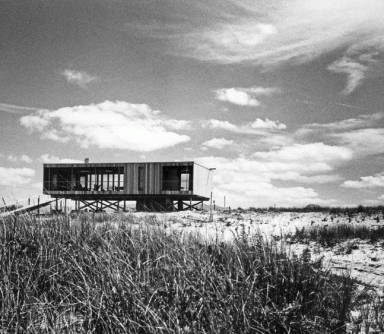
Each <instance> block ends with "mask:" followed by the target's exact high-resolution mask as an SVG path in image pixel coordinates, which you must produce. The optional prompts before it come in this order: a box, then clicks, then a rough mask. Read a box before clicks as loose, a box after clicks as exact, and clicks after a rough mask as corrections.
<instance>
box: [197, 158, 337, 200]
mask: <svg viewBox="0 0 384 334" xmlns="http://www.w3.org/2000/svg"><path fill="white" fill-rule="evenodd" d="M197 161H198V162H199V163H201V164H203V165H204V166H208V167H215V168H217V170H216V171H215V172H214V173H215V174H214V183H215V190H214V193H215V197H216V198H220V197H221V198H222V197H223V196H226V197H227V199H228V202H229V203H232V204H231V205H236V206H237V205H243V206H244V205H247V206H260V207H262V206H270V205H273V204H277V205H281V206H295V205H296V206H297V205H306V204H309V203H318V204H328V205H329V204H330V203H332V202H333V200H327V201H325V200H322V199H321V198H320V196H319V194H318V193H317V192H316V191H315V190H314V189H312V188H306V187H303V186H288V187H287V186H286V187H284V186H276V185H274V184H273V182H272V181H273V180H274V179H280V180H281V179H284V176H283V175H285V176H287V177H288V179H289V180H292V179H294V180H293V181H295V182H300V181H302V180H303V179H306V181H307V180H309V179H310V178H311V177H315V179H316V178H317V181H318V183H325V182H331V180H326V178H327V176H326V175H322V176H321V177H322V178H323V180H320V177H319V175H318V173H321V172H323V171H327V170H328V169H329V166H327V165H326V164H321V163H316V162H315V163H313V164H311V165H309V166H305V165H303V164H301V163H297V162H293V163H290V162H285V163H284V162H280V163H279V162H278V163H276V162H271V161H262V160H260V159H259V160H255V159H250V158H235V159H229V158H224V157H202V158H199V159H197ZM289 174H290V175H289ZM288 175H289V176H288ZM295 177H296V178H301V179H302V180H300V179H299V180H297V179H295ZM330 178H332V177H330ZM286 179H287V178H286ZM307 183H308V182H307Z"/></svg>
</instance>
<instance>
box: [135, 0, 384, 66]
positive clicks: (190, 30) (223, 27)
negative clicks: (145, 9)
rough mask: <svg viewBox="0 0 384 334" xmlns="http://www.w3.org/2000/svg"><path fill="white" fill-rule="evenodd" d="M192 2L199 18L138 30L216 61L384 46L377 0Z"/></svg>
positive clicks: (269, 59) (277, 59)
mask: <svg viewBox="0 0 384 334" xmlns="http://www.w3.org/2000/svg"><path fill="white" fill-rule="evenodd" d="M195 6H196V7H198V8H203V10H204V8H205V11H204V13H202V14H203V15H201V16H202V17H205V20H202V19H201V18H200V17H198V18H197V17H196V18H195V19H194V18H193V17H191V18H189V20H188V21H187V20H185V24H179V25H173V26H163V27H161V28H160V29H159V28H158V26H157V27H155V26H145V27H142V29H143V31H144V32H145V33H148V32H149V31H152V34H153V35H155V36H159V37H165V38H167V39H169V40H171V41H172V43H173V44H174V49H173V52H174V53H178V54H182V55H185V56H189V57H194V58H197V59H200V60H204V61H211V62H212V61H213V62H218V63H252V64H262V65H267V66H271V65H280V64H282V63H285V62H307V61H311V60H313V59H314V58H316V57H319V56H321V55H323V54H325V53H329V52H331V51H334V50H338V49H340V48H344V49H345V50H346V55H347V56H351V55H356V54H359V53H362V52H364V50H368V49H371V50H380V51H383V50H384V44H383V43H382V36H383V32H384V20H383V14H382V13H383V12H384V2H383V1H382V0H355V1H350V0H338V1H334V0H322V1H308V0H276V1H273V2H270V1H265V2H260V1H258V2H255V1H249V0H228V1H225V6H222V5H221V4H220V2H212V4H210V5H206V6H202V5H201V1H196V5H195ZM209 13H212V14H209ZM209 15H210V16H211V18H212V19H211V20H210V19H209ZM319 18H321V19H319ZM151 28H152V30H151Z"/></svg>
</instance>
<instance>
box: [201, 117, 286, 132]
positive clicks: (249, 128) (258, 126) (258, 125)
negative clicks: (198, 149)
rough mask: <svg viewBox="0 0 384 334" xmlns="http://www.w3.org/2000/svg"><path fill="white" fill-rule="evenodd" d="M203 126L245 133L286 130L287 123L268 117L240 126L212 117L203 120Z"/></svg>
mask: <svg viewBox="0 0 384 334" xmlns="http://www.w3.org/2000/svg"><path fill="white" fill-rule="evenodd" d="M203 126H205V127H208V128H211V129H222V130H227V131H231V132H235V133H244V134H259V135H263V134H266V131H267V132H268V131H271V130H284V129H286V127H287V126H286V125H285V124H283V123H280V122H279V121H271V120H269V119H268V118H266V119H265V120H262V119H260V118H256V120H255V121H254V122H251V123H246V124H242V125H240V126H238V125H235V124H232V123H230V122H228V121H220V120H217V119H211V120H208V121H204V122H203Z"/></svg>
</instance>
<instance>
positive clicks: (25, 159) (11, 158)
mask: <svg viewBox="0 0 384 334" xmlns="http://www.w3.org/2000/svg"><path fill="white" fill-rule="evenodd" d="M7 159H8V160H9V161H12V162H17V161H22V162H26V163H31V162H32V159H31V158H30V157H29V156H28V155H26V154H23V155H22V156H21V157H17V156H14V155H8V156H7Z"/></svg>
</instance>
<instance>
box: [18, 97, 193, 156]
mask: <svg viewBox="0 0 384 334" xmlns="http://www.w3.org/2000/svg"><path fill="white" fill-rule="evenodd" d="M20 122H21V124H22V125H23V126H25V127H26V128H27V129H29V130H31V131H37V132H41V133H42V138H43V139H51V140H55V141H62V142H68V141H75V142H77V143H78V144H79V145H80V146H81V147H83V148H87V147H89V146H90V145H96V146H98V147H99V148H116V149H128V150H133V151H147V152H148V151H153V150H157V149H161V148H165V147H171V146H174V145H177V144H180V143H184V142H187V141H189V140H190V137H188V136H186V135H181V134H178V133H175V132H172V131H169V130H168V129H175V128H176V129H181V128H186V127H187V125H188V122H186V121H180V120H172V119H168V118H166V117H163V116H161V115H160V111H158V110H152V109H151V108H150V107H149V106H148V105H146V104H131V103H127V102H123V101H116V102H111V101H105V102H102V103H99V104H91V105H86V106H83V105H80V106H75V107H65V108H60V109H57V110H53V111H50V110H39V111H37V112H35V113H33V114H30V115H27V116H24V117H22V118H21V119H20Z"/></svg>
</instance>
